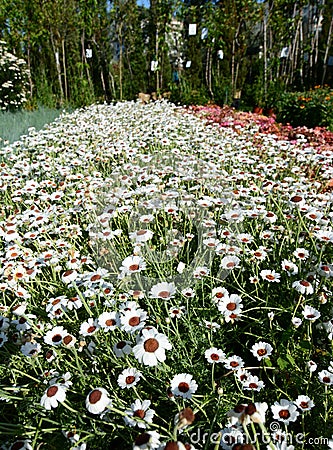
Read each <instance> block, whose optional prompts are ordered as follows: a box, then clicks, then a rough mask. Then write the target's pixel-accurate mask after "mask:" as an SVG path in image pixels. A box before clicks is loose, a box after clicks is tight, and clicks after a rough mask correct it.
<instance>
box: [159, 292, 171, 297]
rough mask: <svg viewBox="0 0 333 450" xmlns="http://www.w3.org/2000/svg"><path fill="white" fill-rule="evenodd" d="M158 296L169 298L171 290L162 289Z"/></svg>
mask: <svg viewBox="0 0 333 450" xmlns="http://www.w3.org/2000/svg"><path fill="white" fill-rule="evenodd" d="M157 296H158V297H161V298H168V297H169V296H170V292H169V291H161V292H159V293H158V294H157Z"/></svg>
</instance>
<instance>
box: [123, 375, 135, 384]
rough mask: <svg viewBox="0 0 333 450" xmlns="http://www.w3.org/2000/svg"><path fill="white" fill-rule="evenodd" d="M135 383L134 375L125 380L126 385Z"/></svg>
mask: <svg viewBox="0 0 333 450" xmlns="http://www.w3.org/2000/svg"><path fill="white" fill-rule="evenodd" d="M134 381H135V377H133V375H129V376H128V377H126V378H125V383H126V384H132V383H134Z"/></svg>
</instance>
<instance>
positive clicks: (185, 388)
mask: <svg viewBox="0 0 333 450" xmlns="http://www.w3.org/2000/svg"><path fill="white" fill-rule="evenodd" d="M189 389H190V386H189V385H188V384H187V383H185V381H182V382H181V383H179V384H178V390H179V391H180V392H183V393H184V394H185V393H186V392H188V391H189Z"/></svg>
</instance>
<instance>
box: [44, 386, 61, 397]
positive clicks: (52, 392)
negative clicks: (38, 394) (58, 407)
mask: <svg viewBox="0 0 333 450" xmlns="http://www.w3.org/2000/svg"><path fill="white" fill-rule="evenodd" d="M57 392H58V387H57V386H51V387H49V388H48V390H47V391H46V395H47V396H48V397H54V396H55V395H56V393H57Z"/></svg>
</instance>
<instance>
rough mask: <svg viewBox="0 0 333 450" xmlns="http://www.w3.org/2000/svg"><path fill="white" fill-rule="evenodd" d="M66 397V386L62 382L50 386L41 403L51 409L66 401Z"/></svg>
mask: <svg viewBox="0 0 333 450" xmlns="http://www.w3.org/2000/svg"><path fill="white" fill-rule="evenodd" d="M65 399H66V388H65V386H63V385H61V384H53V385H52V386H50V387H48V388H47V389H46V391H45V393H44V395H43V397H42V398H41V399H40V404H41V405H42V406H44V408H45V409H47V410H50V409H52V408H56V407H57V406H58V403H59V402H60V403H62V402H64V401H65Z"/></svg>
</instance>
